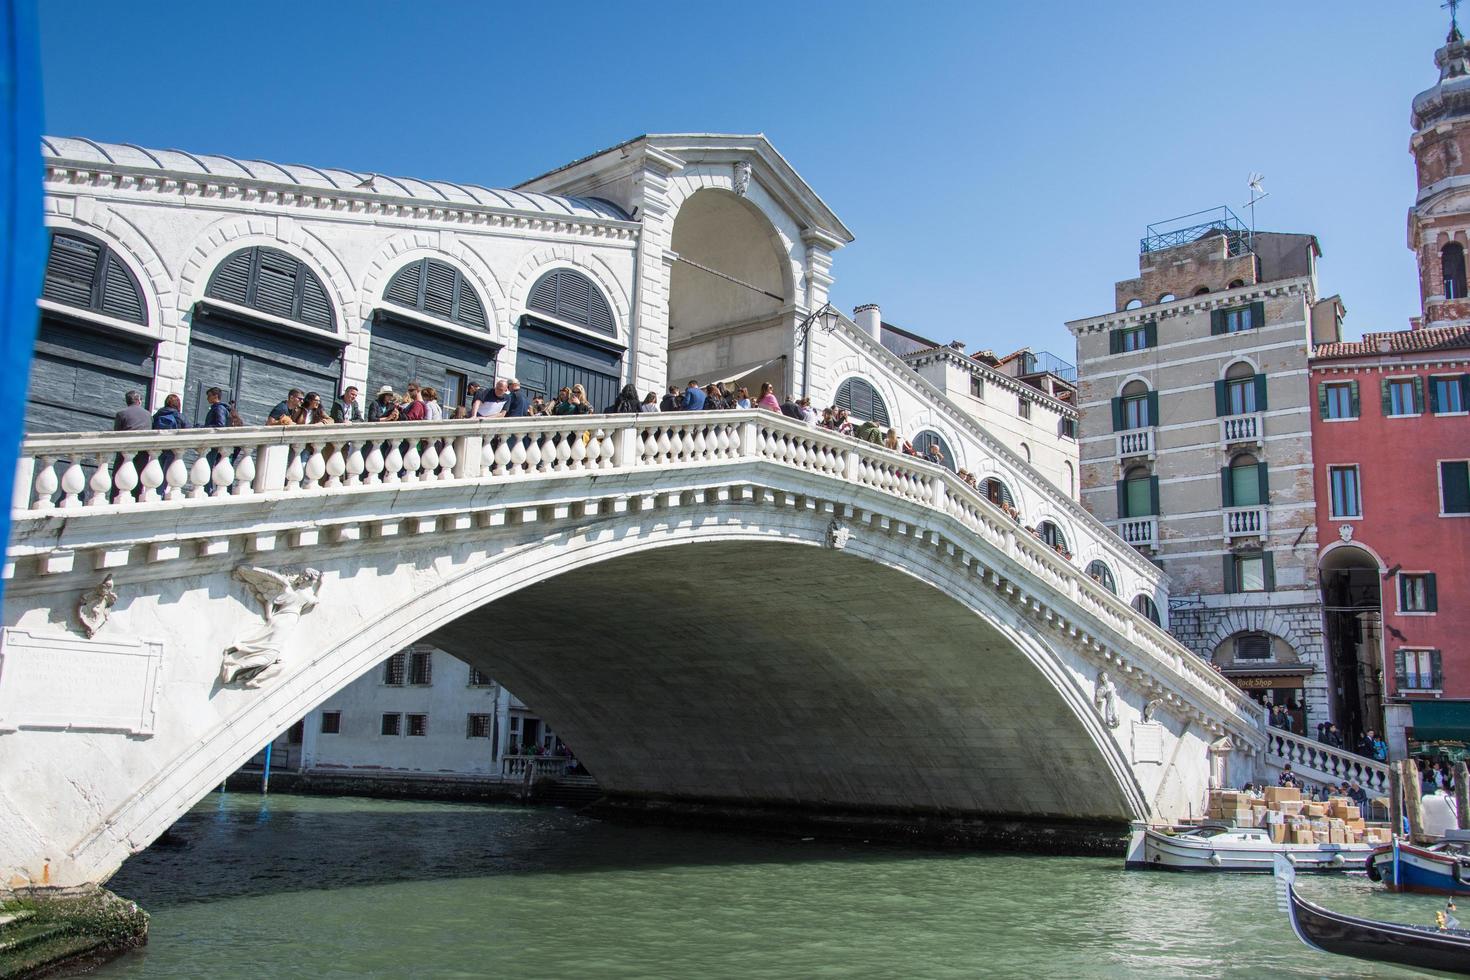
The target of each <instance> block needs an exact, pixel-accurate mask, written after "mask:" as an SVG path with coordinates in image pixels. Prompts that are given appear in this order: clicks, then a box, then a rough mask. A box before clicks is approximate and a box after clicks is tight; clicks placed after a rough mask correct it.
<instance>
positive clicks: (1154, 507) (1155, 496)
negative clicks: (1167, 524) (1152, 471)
mask: <svg viewBox="0 0 1470 980" xmlns="http://www.w3.org/2000/svg"><path fill="white" fill-rule="evenodd" d="M1148 500H1149V513H1151V514H1153V515H1154V516H1155V517H1157V516H1158V514H1159V478H1158V477H1156V476H1151V477H1149V478H1148Z"/></svg>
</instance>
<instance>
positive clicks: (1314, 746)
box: [1266, 728, 1388, 796]
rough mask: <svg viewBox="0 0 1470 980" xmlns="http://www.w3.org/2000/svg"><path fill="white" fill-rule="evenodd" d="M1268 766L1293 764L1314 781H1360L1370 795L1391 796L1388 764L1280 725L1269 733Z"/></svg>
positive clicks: (1308, 778)
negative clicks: (1310, 737) (1296, 733)
mask: <svg viewBox="0 0 1470 980" xmlns="http://www.w3.org/2000/svg"><path fill="white" fill-rule="evenodd" d="M1266 765H1267V766H1268V767H1269V768H1271V769H1273V770H1275V771H1276V772H1278V773H1279V772H1280V771H1281V770H1282V769H1284V768H1285V767H1286V766H1288V765H1289V766H1291V770H1292V772H1295V773H1297V774H1298V775H1299V776H1300V777H1301V778H1303V779H1306V780H1309V781H1311V782H1316V783H1323V784H1326V785H1329V786H1336V785H1338V784H1339V783H1341V782H1343V781H1347V782H1358V783H1360V784H1361V785H1362V787H1363V788H1364V789H1365V790H1367V791H1368V795H1370V796H1386V795H1388V765H1387V764H1386V763H1382V762H1379V761H1377V760H1376V759H1370V758H1368V757H1367V756H1362V755H1358V754H1357V753H1355V752H1349V751H1347V750H1346V749H1339V748H1334V747H1332V746H1331V745H1327V744H1326V743H1324V742H1315V741H1313V740H1312V739H1309V738H1303V737H1302V736H1300V735H1295V734H1293V733H1291V732H1288V731H1283V730H1282V729H1280V728H1273V729H1271V730H1270V732H1268V733H1267V735H1266Z"/></svg>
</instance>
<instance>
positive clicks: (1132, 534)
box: [1118, 517, 1159, 548]
mask: <svg viewBox="0 0 1470 980" xmlns="http://www.w3.org/2000/svg"><path fill="white" fill-rule="evenodd" d="M1118 537H1120V538H1122V539H1123V540H1124V541H1125V542H1126V543H1128V544H1131V545H1133V546H1135V547H1148V548H1154V547H1157V546H1158V543H1159V519H1158V518H1157V517H1134V518H1128V519H1125V520H1121V521H1119V522H1118Z"/></svg>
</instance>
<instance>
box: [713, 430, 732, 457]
mask: <svg viewBox="0 0 1470 980" xmlns="http://www.w3.org/2000/svg"><path fill="white" fill-rule="evenodd" d="M715 458H716V459H729V458H730V426H728V425H719V426H716V427H715Z"/></svg>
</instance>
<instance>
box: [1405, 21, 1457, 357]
mask: <svg viewBox="0 0 1470 980" xmlns="http://www.w3.org/2000/svg"><path fill="white" fill-rule="evenodd" d="M1459 3H1460V0H1450V2H1449V3H1447V4H1445V6H1446V7H1448V8H1449V9H1450V33H1449V36H1448V37H1446V38H1445V45H1444V47H1442V48H1440V49H1439V50H1438V51H1436V52H1435V53H1434V63H1435V66H1436V67H1438V68H1439V82H1438V84H1436V85H1434V86H1433V87H1432V88H1428V89H1426V90H1424V91H1423V92H1420V93H1419V94H1418V95H1416V96H1415V97H1414V103H1413V108H1412V110H1411V112H1410V115H1409V119H1410V125H1412V126H1413V127H1414V135H1413V136H1412V137H1410V139H1409V152H1410V153H1412V154H1413V156H1414V169H1415V173H1416V175H1417V177H1418V194H1417V196H1416V197H1415V199H1414V206H1413V207H1411V208H1410V209H1409V243H1408V244H1409V248H1411V249H1413V250H1414V252H1415V254H1416V255H1417V256H1418V259H1419V298H1420V304H1421V309H1422V311H1423V314H1422V316H1421V317H1418V318H1416V319H1415V321H1414V326H1415V327H1416V328H1417V327H1438V326H1449V325H1458V324H1462V323H1470V296H1467V295H1466V286H1467V283H1466V253H1467V251H1470V45H1467V44H1466V43H1465V39H1464V37H1463V36H1461V34H1460V29H1459V26H1458V24H1457V23H1456V22H1455V15H1456V13H1457V11H1456V8H1457V7H1458V5H1459Z"/></svg>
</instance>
